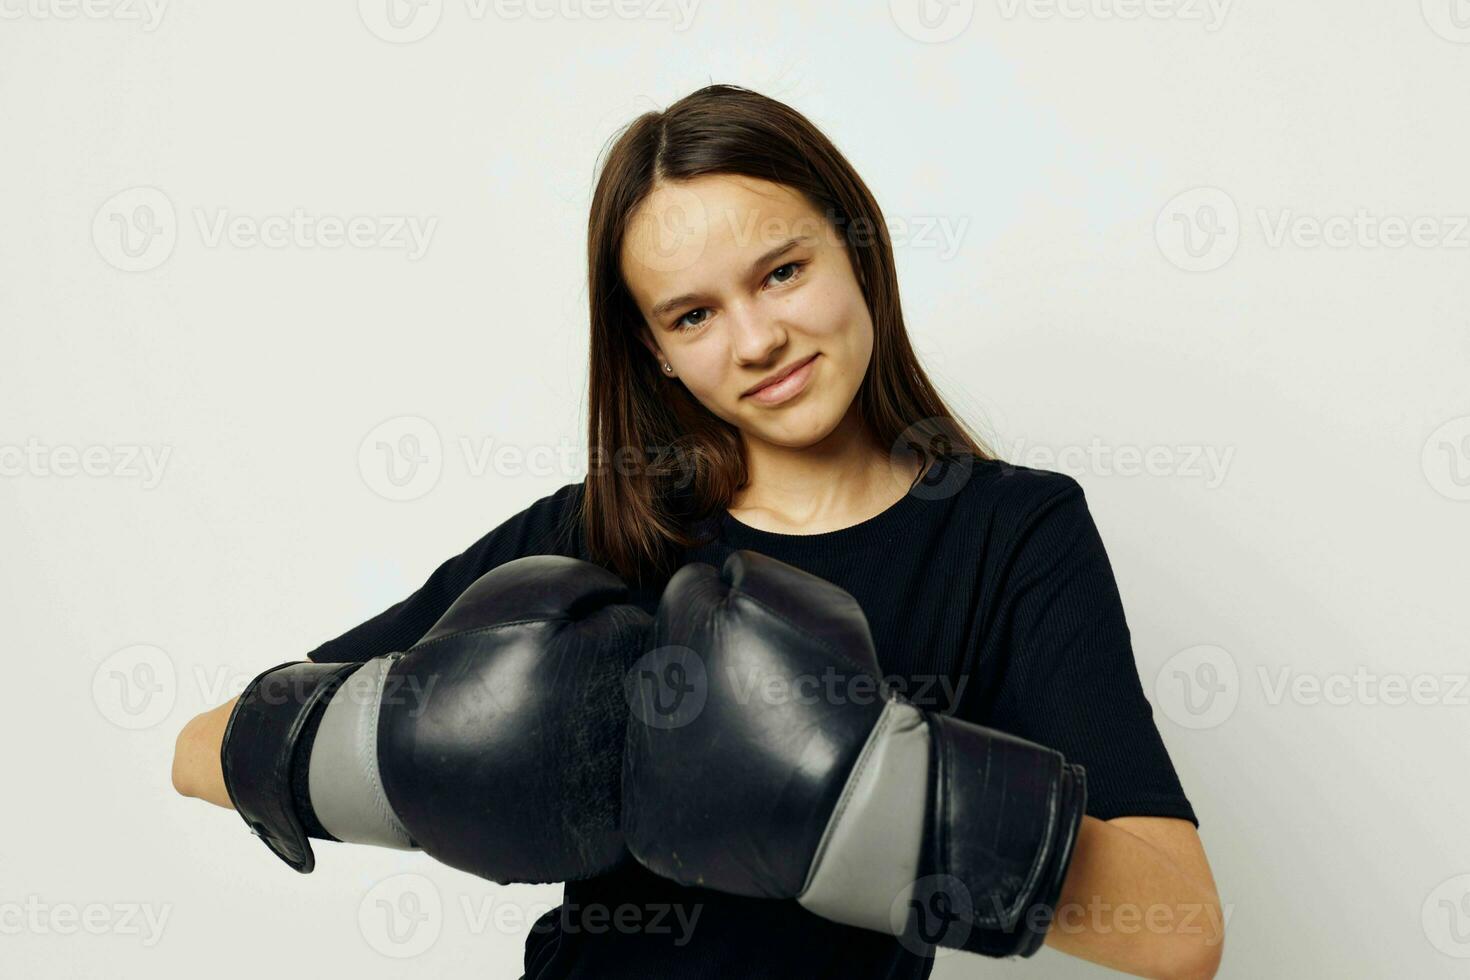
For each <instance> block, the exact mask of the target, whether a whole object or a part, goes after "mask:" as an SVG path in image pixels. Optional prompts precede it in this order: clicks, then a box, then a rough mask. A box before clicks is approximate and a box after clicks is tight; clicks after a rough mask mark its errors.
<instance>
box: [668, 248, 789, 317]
mask: <svg viewBox="0 0 1470 980" xmlns="http://www.w3.org/2000/svg"><path fill="white" fill-rule="evenodd" d="M805 265H806V263H805V262H787V263H786V264H785V265H778V266H776V268H774V269H772V270H771V274H770V275H768V276H766V278H767V279H770V278H771V276H774V275H775V274H776V273H778V272H780V271H781V270H782V269H790V270H791V273H792V274H791V276H790V277H789V278H786V279H782V280H780V281H778V282H777V283H776V285H778V286H784V285H786V284H787V283H788V282H795V281H796V278H797V274H798V273H800V271H801V269H802V267H803V266H805ZM708 312H709V308H708V307H704V306H701V307H700V308H699V309H697V310H690V311H689V312H688V313H685V314H684V315H683V316H681V317H679V319H677V320H675V321H674V329H675V330H677V331H679V332H680V333H693V332H694V331H696V330H698V329H699V328H700V327H702V326H704V320H700V321H699V322H698V323H691V324H686V323H685V322H684V321H685V320H687V319H688V318H689V317H691V316H693V315H694V314H696V313H708Z"/></svg>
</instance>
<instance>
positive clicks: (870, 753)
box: [623, 551, 1086, 956]
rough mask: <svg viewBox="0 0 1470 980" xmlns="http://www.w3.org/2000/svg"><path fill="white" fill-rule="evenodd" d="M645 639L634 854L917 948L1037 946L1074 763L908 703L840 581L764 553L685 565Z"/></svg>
mask: <svg viewBox="0 0 1470 980" xmlns="http://www.w3.org/2000/svg"><path fill="white" fill-rule="evenodd" d="M648 645H649V649H650V652H649V653H648V654H647V655H646V657H645V658H644V661H643V663H642V665H641V666H642V670H641V671H640V672H639V673H640V676H641V677H642V678H644V680H645V681H648V680H652V681H653V683H643V684H641V685H634V686H633V688H632V691H633V693H634V695H635V700H634V702H633V704H632V717H631V719H630V721H629V724H628V728H627V749H626V751H625V753H624V759H623V766H624V769H623V794H624V795H623V825H624V833H625V835H626V838H627V843H628V847H629V848H630V849H631V850H632V852H633V854H634V856H635V857H637V859H638V860H639V861H640V862H641V863H642V864H643V865H645V866H646V867H648V868H649V869H650V870H652V871H654V872H656V873H658V874H660V875H662V876H664V877H666V878H670V879H672V880H674V881H677V882H680V883H681V884H685V885H692V886H700V887H707V888H714V889H718V890H721V891H725V892H730V893H734V894H737V895H748V896H757V897H760V896H764V897H770V898H786V899H795V900H796V901H798V902H800V903H801V905H803V906H804V907H805V908H807V909H809V910H810V911H812V912H814V913H816V914H818V915H821V916H823V917H825V918H828V919H832V920H834V921H837V922H842V923H846V924H848V925H854V926H859V927H862V928H867V929H874V930H878V931H883V932H888V933H890V934H892V935H896V936H900V937H903V938H904V939H905V942H906V945H911V946H917V947H921V948H924V949H932V947H934V946H944V947H950V948H957V949H966V950H970V951H972V952H977V953H981V954H984V955H989V956H1013V955H1021V956H1029V955H1031V954H1032V953H1034V952H1035V951H1036V950H1037V949H1038V948H1039V947H1040V945H1041V942H1042V940H1043V939H1044V938H1045V934H1046V931H1047V928H1048V927H1049V925H1050V919H1051V915H1052V912H1053V908H1054V905H1055V903H1056V901H1057V898H1058V895H1059V894H1060V891H1061V887H1062V881H1063V879H1064V877H1065V875H1066V871H1067V867H1068V865H1069V863H1070V861H1071V856H1072V850H1073V845H1074V843H1075V841H1076V836H1077V830H1078V827H1079V825H1080V823H1081V820H1082V813H1083V809H1084V804H1085V800H1086V792H1085V780H1084V774H1083V771H1082V769H1081V767H1079V766H1076V765H1069V764H1068V763H1067V762H1066V761H1065V760H1064V759H1063V758H1062V756H1061V755H1060V754H1059V753H1057V752H1055V751H1053V750H1051V749H1048V748H1045V747H1043V746H1040V745H1036V744H1033V743H1031V742H1028V741H1025V740H1023V739H1020V738H1015V737H1013V736H1011V735H1007V734H1005V733H1003V732H999V731H995V730H993V729H989V728H985V727H983V726H980V725H975V724H971V723H969V722H965V721H961V720H959V719H956V718H953V717H950V716H945V715H941V714H939V713H936V712H932V711H925V710H921V709H920V708H918V707H916V706H915V705H913V704H911V703H909V702H908V701H907V700H906V699H905V698H904V697H903V696H902V695H901V694H900V693H898V692H897V691H895V690H894V689H892V688H891V687H889V686H888V685H886V684H885V683H884V682H883V681H882V679H881V677H880V671H879V668H878V663H877V658H876V656H875V653H874V650H873V643H872V639H871V637H870V635H869V632H868V625H867V620H866V618H865V617H864V615H863V613H862V610H861V608H860V607H859V606H858V604H857V601H856V600H855V599H853V597H852V596H851V595H849V594H848V593H847V592H845V591H843V590H842V589H840V588H838V587H837V586H835V585H833V584H831V583H830V582H827V581H825V580H823V579H821V578H818V577H816V576H814V575H811V574H809V573H807V572H804V571H802V570H800V569H797V568H794V567H792V566H791V565H788V564H785V563H783V562H780V561H777V560H775V559H772V558H769V557H767V556H764V555H760V554H758V553H755V552H749V551H738V552H736V553H734V554H733V555H731V556H730V557H729V558H728V559H727V560H726V562H725V564H724V567H723V569H715V568H714V567H712V566H710V565H706V564H692V565H687V566H685V567H684V568H682V569H680V570H679V571H678V572H677V573H676V574H675V575H674V577H673V578H672V579H671V580H670V581H669V583H668V585H667V586H666V588H665V590H664V593H663V597H662V599H661V601H660V604H659V607H658V611H657V613H656V615H655V616H654V622H653V627H652V633H651V635H650V637H649V640H648ZM865 692H866V695H867V696H864V693H865Z"/></svg>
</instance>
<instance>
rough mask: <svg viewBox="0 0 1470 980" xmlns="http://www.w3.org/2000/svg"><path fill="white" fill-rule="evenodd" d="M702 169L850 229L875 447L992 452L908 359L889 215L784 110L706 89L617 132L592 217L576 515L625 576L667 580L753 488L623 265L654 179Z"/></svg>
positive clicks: (591, 547) (823, 142) (804, 122)
mask: <svg viewBox="0 0 1470 980" xmlns="http://www.w3.org/2000/svg"><path fill="white" fill-rule="evenodd" d="M708 174H731V175H740V176H745V177H751V178H757V179H760V180H765V181H771V182H774V183H778V184H782V185H784V186H786V187H789V188H791V189H792V190H794V191H797V192H799V193H801V194H802V195H804V196H805V197H806V199H807V200H808V201H810V202H811V204H812V205H813V206H814V207H815V208H816V209H817V210H818V211H819V212H821V213H822V214H823V215H825V216H826V219H827V220H828V221H830V222H831V223H832V225H833V227H834V228H835V229H837V230H838V231H840V233H841V234H842V235H843V240H844V241H845V242H846V243H847V245H848V254H849V256H850V257H851V260H852V262H853V264H854V270H855V272H856V273H857V278H858V282H859V283H860V284H861V286H862V290H863V296H864V298H865V300H866V302H867V305H868V311H869V314H870V315H871V317H872V321H873V354H872V358H871V360H870V362H869V365H868V371H867V375H866V376H865V377H864V379H863V383H862V386H861V387H860V388H859V390H858V394H857V400H858V403H859V411H860V417H861V419H862V421H863V423H864V425H865V428H866V430H867V431H868V433H869V434H870V435H871V436H872V438H873V440H874V442H875V445H876V446H878V447H879V448H880V449H882V450H885V451H891V450H894V449H898V448H905V447H906V448H907V449H908V450H909V451H911V452H914V453H917V454H918V455H919V457H920V459H921V461H922V462H923V465H924V468H925V469H927V466H928V462H929V460H930V459H931V458H933V457H938V456H944V455H950V454H963V453H966V452H968V453H973V454H975V455H976V456H978V457H980V458H982V459H992V458H994V457H993V456H992V454H991V453H990V452H989V451H988V450H987V449H986V448H985V447H984V444H983V442H982V441H981V440H980V439H979V438H978V437H977V436H975V435H974V434H973V433H972V432H971V431H970V430H969V428H968V427H967V426H965V424H964V423H963V422H961V421H960V420H958V419H956V418H955V417H954V416H953V415H952V414H951V413H950V411H949V409H948V407H947V406H946V405H945V404H944V401H943V400H942V399H941V398H940V397H939V395H938V394H937V393H936V391H935V390H934V386H933V385H932V384H931V383H930V381H929V378H928V377H927V376H926V375H925V373H924V369H923V368H922V367H921V366H920V365H919V362H918V359H917V358H916V357H915V356H914V352H913V348H912V347H910V345H909V338H908V331H907V329H906V328H905V327H904V322H903V311H902V309H901V307H900V304H899V298H898V277H897V273H896V271H895V269H894V264H893V247H892V245H891V243H890V242H889V238H888V230H887V226H886V225H885V223H884V220H883V213H882V211H881V210H880V209H879V207H878V202H877V201H875V200H874V199H873V195H872V194H871V193H870V192H869V191H868V188H867V185H865V184H864V183H863V181H862V179H861V178H860V177H859V176H858V175H857V173H856V171H854V170H853V168H852V166H851V164H849V163H848V162H847V160H846V159H845V158H844V157H843V156H842V154H841V153H839V152H838V150H837V148H836V147H835V146H833V145H832V143H831V141H830V140H828V139H827V137H825V136H824V135H822V133H821V132H820V131H819V130H818V129H817V128H816V127H815V126H814V125H812V123H811V122H810V121H809V120H808V119H807V118H806V117H805V116H803V115H802V114H801V113H799V112H797V111H796V110H794V109H792V108H791V107H790V106H787V105H785V104H783V103H781V102H778V101H776V100H775V99H771V98H768V97H767V96H764V95H760V94H758V93H756V92H753V91H750V90H749V89H745V88H741V87H739V86H735V85H710V86H707V87H705V88H702V89H700V90H698V91H697V92H693V93H691V94H689V95H687V96H685V97H684V98H682V99H680V100H679V101H678V102H675V103H674V104H673V105H672V106H670V107H669V108H667V109H665V110H664V111H662V112H649V113H645V114H644V115H642V116H639V117H638V118H637V119H635V120H633V122H632V123H630V124H629V125H628V126H626V127H625V128H624V129H623V130H622V131H621V133H620V134H618V135H617V137H616V140H615V142H613V144H612V146H611V148H610V149H609V150H608V152H607V154H606V159H605V162H604V163H603V166H602V170H601V173H600V174H599V176H598V180H597V188H596V191H595V192H594V194H593V198H592V210H591V214H590V216H589V218H588V221H587V276H588V288H587V296H588V305H589V307H590V314H591V327H592V336H591V356H590V364H589V408H588V410H589V418H588V458H589V467H588V475H587V480H586V493H585V494H584V495H583V498H582V510H581V514H580V519H581V522H582V529H583V533H584V535H585V540H586V543H587V547H588V551H589V552H590V556H591V558H592V560H593V561H596V562H598V563H600V564H603V565H605V566H606V567H608V568H610V569H612V570H613V571H615V572H617V573H618V574H619V575H621V576H623V578H624V579H625V580H627V581H629V582H642V581H644V580H645V576H646V575H647V574H648V573H650V572H651V573H652V574H653V575H654V576H658V577H666V576H667V575H668V574H669V573H671V572H672V570H673V567H674V562H675V560H676V556H677V554H678V551H679V549H681V548H686V547H692V546H694V545H697V544H698V543H700V541H701V540H702V538H701V536H700V534H699V533H698V532H697V531H696V528H697V527H698V526H699V525H701V524H702V523H703V522H704V521H706V520H707V519H709V518H711V517H712V516H717V515H718V514H720V513H721V512H722V511H723V508H725V507H726V506H728V504H729V501H730V500H732V499H733V497H734V493H735V491H737V490H738V489H740V488H741V487H743V486H744V485H745V482H746V480H747V479H748V472H747V470H746V462H745V452H744V448H743V444H742V442H741V439H740V433H739V430H738V429H737V428H736V427H735V426H733V425H731V424H730V423H728V422H726V421H725V420H724V419H721V418H719V417H718V416H716V415H715V414H713V413H712V412H710V411H709V410H708V409H706V408H705V407H704V406H703V405H701V404H700V403H699V402H698V401H697V400H696V399H695V398H694V397H693V396H692V395H690V394H689V391H688V390H687V389H686V388H685V387H684V386H683V385H682V384H679V383H677V382H675V381H671V380H666V379H665V378H664V377H663V376H662V375H661V374H660V373H659V372H658V370H657V369H656V368H655V366H654V359H653V358H652V357H650V356H648V351H647V349H646V348H644V347H643V346H642V344H641V342H640V341H639V330H640V328H641V327H642V326H643V322H644V321H643V315H642V313H641V312H640V311H639V310H638V307H637V304H636V303H635V302H634V300H633V297H632V295H631V294H630V293H629V292H628V289H627V287H626V285H625V284H624V282H623V277H622V269H621V263H620V256H621V252H622V246H623V239H624V236H625V235H626V233H627V229H628V223H629V218H630V216H631V215H632V214H633V213H634V211H635V210H636V209H637V208H638V206H639V205H640V204H641V203H642V202H643V201H644V199H645V198H646V197H647V196H648V195H649V194H650V193H651V192H652V191H653V189H654V187H655V185H656V184H657V183H658V182H661V181H666V182H677V181H684V180H690V179H693V178H695V177H701V176H705V175H708ZM923 471H924V470H923V469H921V470H920V472H921V473H922V472H923Z"/></svg>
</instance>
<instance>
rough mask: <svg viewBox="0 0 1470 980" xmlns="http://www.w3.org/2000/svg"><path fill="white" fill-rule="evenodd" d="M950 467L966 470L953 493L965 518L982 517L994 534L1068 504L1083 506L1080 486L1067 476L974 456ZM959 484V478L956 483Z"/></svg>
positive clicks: (1019, 525) (1021, 526) (971, 455)
mask: <svg viewBox="0 0 1470 980" xmlns="http://www.w3.org/2000/svg"><path fill="white" fill-rule="evenodd" d="M951 465H958V466H960V467H966V466H967V467H969V472H968V475H967V477H966V478H965V479H964V482H963V484H962V485H960V486H959V490H958V492H957V493H956V497H957V498H958V502H959V504H960V506H962V507H964V508H965V510H966V511H967V516H969V517H972V518H981V519H984V520H985V521H986V523H987V524H990V525H991V526H993V527H994V528H995V529H996V530H997V531H1005V530H1012V531H1017V532H1019V531H1021V530H1023V529H1024V528H1025V527H1026V526H1027V525H1028V524H1030V523H1032V522H1034V521H1035V520H1036V519H1037V518H1038V517H1040V516H1041V515H1043V514H1045V513H1047V512H1048V511H1051V510H1055V509H1057V508H1058V507H1059V506H1061V505H1064V504H1067V503H1082V505H1083V506H1084V507H1085V506H1086V505H1085V503H1084V498H1085V495H1084V493H1083V490H1082V484H1080V483H1078V482H1077V481H1076V480H1075V479H1074V478H1072V477H1071V476H1068V475H1067V474H1066V473H1058V472H1055V471H1053V470H1043V469H1037V468H1035V467H1031V466H1021V465H1019V464H1017V463H1008V462H1006V461H1005V460H999V459H982V458H980V457H979V456H975V455H973V454H967V455H966V456H964V457H961V458H960V459H958V460H956V461H954V462H953V463H951ZM956 482H957V483H958V482H959V481H958V479H957V480H956Z"/></svg>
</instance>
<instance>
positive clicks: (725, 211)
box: [621, 174, 827, 310]
mask: <svg viewBox="0 0 1470 980" xmlns="http://www.w3.org/2000/svg"><path fill="white" fill-rule="evenodd" d="M826 230H827V225H826V222H825V221H824V220H823V218H822V216H821V214H820V213H819V212H818V211H817V210H816V208H814V207H812V205H811V202H809V201H808V200H807V199H806V198H805V197H804V196H802V194H800V193H799V192H798V191H794V190H792V189H791V188H789V187H786V186H784V185H781V184H776V183H772V182H770V181H765V180H759V179H757V178H753V177H744V176H735V175H729V174H711V175H709V176H705V177H697V178H695V179H694V180H688V181H678V182H661V183H660V184H659V185H658V186H657V187H655V188H654V190H653V191H652V193H650V194H649V196H648V197H647V198H646V199H645V200H644V201H643V202H642V203H641V204H640V205H639V206H638V207H637V208H636V209H635V210H634V211H633V213H632V214H631V215H630V216H629V221H628V228H627V233H626V235H625V236H624V239H623V248H622V255H621V260H622V271H623V280H624V281H625V282H626V283H627V284H628V288H629V290H630V291H631V292H632V293H633V296H634V298H635V299H636V300H637V302H638V305H639V306H640V307H642V308H643V309H645V310H647V309H648V308H649V307H650V306H652V304H654V303H656V302H658V301H659V300H660V299H661V298H663V297H666V296H671V295H673V294H675V293H679V292H684V291H686V290H697V289H704V288H709V287H710V286H711V285H712V284H713V283H714V282H716V281H717V280H719V279H721V278H725V277H728V276H744V275H745V273H746V272H747V271H748V270H747V268H746V266H747V265H748V264H749V262H750V261H751V260H753V259H754V258H755V257H756V256H759V255H760V254H762V253H763V252H766V251H767V250H769V249H771V248H773V247H774V246H776V245H779V244H781V243H783V242H786V241H787V240H789V239H791V238H795V237H797V236H803V235H804V236H807V237H809V238H811V239H812V240H813V241H814V243H820V242H821V241H822V240H823V239H824V237H825V235H826Z"/></svg>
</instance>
